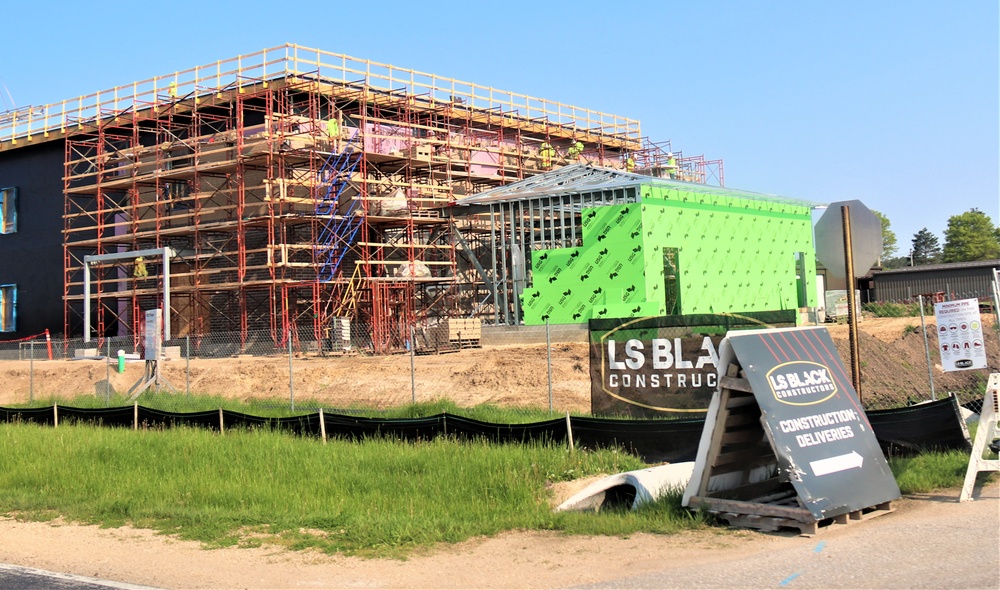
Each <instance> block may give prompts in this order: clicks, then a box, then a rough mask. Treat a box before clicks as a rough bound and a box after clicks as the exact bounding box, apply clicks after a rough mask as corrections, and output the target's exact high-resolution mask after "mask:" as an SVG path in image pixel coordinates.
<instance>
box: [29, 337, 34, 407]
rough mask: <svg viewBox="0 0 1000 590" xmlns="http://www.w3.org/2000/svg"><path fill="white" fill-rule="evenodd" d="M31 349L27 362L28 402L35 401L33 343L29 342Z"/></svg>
mask: <svg viewBox="0 0 1000 590" xmlns="http://www.w3.org/2000/svg"><path fill="white" fill-rule="evenodd" d="M29 348H30V349H31V353H30V355H31V356H30V357H29V359H30V360H29V361H28V401H31V400H33V399H35V341H34V340H32V341H31V345H30V346H29Z"/></svg>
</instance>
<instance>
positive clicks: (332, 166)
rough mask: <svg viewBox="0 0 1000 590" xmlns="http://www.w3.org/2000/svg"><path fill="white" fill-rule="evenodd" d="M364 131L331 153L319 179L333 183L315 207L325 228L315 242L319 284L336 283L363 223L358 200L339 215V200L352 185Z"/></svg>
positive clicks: (353, 201)
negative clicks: (341, 264) (358, 211)
mask: <svg viewBox="0 0 1000 590" xmlns="http://www.w3.org/2000/svg"><path fill="white" fill-rule="evenodd" d="M360 137H361V131H360V130H357V131H355V132H354V135H353V136H351V138H350V139H349V140H348V141H347V143H346V145H345V146H344V149H343V150H342V151H340V152H337V151H334V152H333V153H331V154H330V155H329V156H328V157H327V159H326V161H325V162H323V166H322V167H321V168H320V170H319V175H320V179H323V180H326V179H327V178H329V179H330V186H329V187H328V188H327V190H326V193H325V194H324V195H323V198H322V199H319V200H318V201H317V203H316V215H317V216H318V217H320V218H322V219H324V223H323V228H322V230H320V233H319V236H318V238H317V240H316V260H317V262H318V263H319V265H320V266H319V281H320V282H323V283H328V282H331V281H333V280H334V279H335V278H336V276H337V272H338V271H339V270H340V263H341V262H342V261H343V259H344V256H345V255H346V254H347V250H348V247H349V246H350V244H351V241H352V240H353V239H354V236H355V234H357V232H358V228H360V227H361V219H360V218H359V217H358V216H357V210H358V203H359V202H360V200H359V199H352V200H351V204H350V206H348V207H347V209H346V210H345V211H344V212H343V214H340V215H338V203H339V202H340V197H341V195H342V194H343V193H344V191H345V190H346V189H347V187H348V186H349V185H350V181H351V178H352V177H353V175H354V172H355V170H357V168H358V164H359V163H360V162H361V158H360V156H359V152H360V149H359V147H360V146H359V142H360Z"/></svg>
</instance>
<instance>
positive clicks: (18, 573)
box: [0, 563, 155, 590]
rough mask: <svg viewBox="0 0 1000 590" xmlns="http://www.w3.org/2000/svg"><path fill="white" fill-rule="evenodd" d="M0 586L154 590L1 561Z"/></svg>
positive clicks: (48, 589) (52, 589)
mask: <svg viewBox="0 0 1000 590" xmlns="http://www.w3.org/2000/svg"><path fill="white" fill-rule="evenodd" d="M0 588H17V590H109V589H115V590H155V589H153V588H150V587H149V586H136V585H134V584H123V583H121V582H113V581H110V580H99V579H97V578H88V577H86V576H76V575H71V574H60V573H57V572H48V571H45V570H39V569H34V568H30V567H21V566H17V565H7V564H3V563H0Z"/></svg>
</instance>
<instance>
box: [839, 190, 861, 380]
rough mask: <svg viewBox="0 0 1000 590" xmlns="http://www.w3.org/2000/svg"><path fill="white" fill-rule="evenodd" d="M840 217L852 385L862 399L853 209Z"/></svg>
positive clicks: (842, 209) (845, 206)
mask: <svg viewBox="0 0 1000 590" xmlns="http://www.w3.org/2000/svg"><path fill="white" fill-rule="evenodd" d="M840 215H841V217H842V219H843V224H844V269H845V274H846V275H847V277H846V278H847V323H848V334H849V335H850V341H851V383H852V384H853V385H854V390H855V391H857V392H858V399H859V400H860V399H861V359H860V358H859V357H858V352H859V349H860V345H859V344H860V343H859V342H858V302H857V300H856V299H855V298H854V291H855V285H856V280H855V277H854V251H853V245H852V242H851V208H850V207H848V206H847V205H843V206H842V207H841V208H840Z"/></svg>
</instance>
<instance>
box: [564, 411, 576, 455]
mask: <svg viewBox="0 0 1000 590" xmlns="http://www.w3.org/2000/svg"><path fill="white" fill-rule="evenodd" d="M566 436H568V437H569V450H570V452H572V451H573V450H574V448H575V447H574V445H573V422H571V421H570V419H569V410H566Z"/></svg>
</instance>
